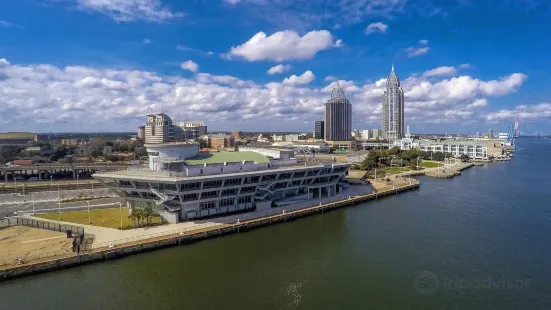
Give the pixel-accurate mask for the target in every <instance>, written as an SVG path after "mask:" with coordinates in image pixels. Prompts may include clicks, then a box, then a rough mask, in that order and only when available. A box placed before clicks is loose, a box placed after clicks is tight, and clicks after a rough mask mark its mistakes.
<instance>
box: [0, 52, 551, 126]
mask: <svg viewBox="0 0 551 310" xmlns="http://www.w3.org/2000/svg"><path fill="white" fill-rule="evenodd" d="M314 78H315V76H314V74H313V73H312V72H311V71H306V72H304V74H302V75H299V76H291V77H289V78H287V79H285V80H284V81H285V82H272V83H268V84H266V85H260V84H257V83H255V82H254V81H248V80H243V79H240V78H239V77H236V76H231V75H215V74H211V73H197V74H194V75H193V77H183V76H179V75H175V76H172V75H164V74H161V73H157V72H150V71H142V70H134V69H126V70H124V69H117V68H99V67H93V66H54V65H50V64H13V63H10V62H9V61H8V60H7V59H0V126H2V127H5V128H13V130H31V131H38V132H45V131H75V130H77V131H94V130H97V128H102V130H103V129H104V130H107V131H109V130H117V131H129V130H133V129H134V128H135V126H137V125H139V124H143V123H144V121H145V116H144V115H145V114H147V113H150V112H153V113H155V112H159V111H160V110H162V111H163V112H165V113H167V114H168V115H170V116H171V117H172V118H173V119H175V120H178V119H183V118H193V119H199V120H201V119H203V120H205V121H207V122H209V120H210V123H209V126H212V127H213V129H217V130H222V129H225V128H234V127H235V126H236V124H239V127H240V128H239V129H242V130H258V128H262V129H263V130H272V131H277V130H297V131H298V130H301V131H302V130H306V128H304V127H303V126H304V125H303V124H304V122H306V121H310V122H311V121H312V120H316V119H321V118H322V117H323V113H324V102H326V101H327V99H328V97H329V96H330V90H331V88H332V87H334V86H335V84H331V85H329V86H326V85H324V86H323V87H317V86H314V85H313V83H311V82H312V81H313V80H314ZM526 78H527V77H526V75H524V74H522V73H512V74H509V75H507V76H504V77H501V78H496V79H489V80H481V79H477V78H474V77H470V76H467V75H464V76H459V77H451V78H450V77H447V78H444V79H441V80H438V81H432V80H427V79H425V78H423V77H415V76H410V77H402V87H403V88H404V91H405V97H406V98H405V100H406V120H407V122H408V123H411V124H424V123H437V122H442V123H455V124H457V125H458V126H459V125H463V124H467V122H470V121H473V122H476V123H477V124H483V123H484V122H500V121H503V122H506V123H509V122H510V121H511V120H512V119H513V117H516V116H517V115H518V116H520V117H521V118H522V119H529V120H534V121H540V120H541V121H546V122H547V121H548V120H549V118H550V115H549V114H550V111H551V104H550V103H541V104H538V105H519V106H517V107H513V108H507V109H503V108H500V109H502V110H497V109H493V108H492V106H491V105H490V104H488V100H491V99H490V98H496V97H503V96H506V95H507V94H511V93H514V92H516V91H518V90H519V89H520V88H521V86H522V84H523V83H524V81H525V80H526ZM385 81H386V77H380V78H376V79H373V82H359V81H349V80H346V81H345V80H339V84H340V86H341V87H342V88H343V89H344V90H345V93H346V96H347V98H349V99H350V101H351V103H352V104H353V105H354V114H353V118H354V122H355V123H357V124H358V126H363V125H364V124H369V125H366V127H367V126H370V127H367V128H376V127H373V126H378V125H379V123H380V117H381V95H382V93H383V91H384V89H385ZM333 83H335V82H334V81H333ZM297 85H300V87H296V86H297ZM496 101H501V100H496ZM182 107H185V109H183V108H182ZM29 119H32V120H33V122H32V123H29V121H28V120H29ZM83 120H85V121H83ZM213 120H216V121H213ZM301 124H302V125H301ZM301 126H302V127H301ZM485 127H487V126H485ZM469 128H470V127H469Z"/></svg>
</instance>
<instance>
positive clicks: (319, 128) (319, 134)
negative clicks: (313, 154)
mask: <svg viewBox="0 0 551 310" xmlns="http://www.w3.org/2000/svg"><path fill="white" fill-rule="evenodd" d="M323 123H324V122H323V121H316V125H315V127H314V139H324V138H325V135H324V133H325V130H324V129H325V128H324V127H325V126H324V124H323Z"/></svg>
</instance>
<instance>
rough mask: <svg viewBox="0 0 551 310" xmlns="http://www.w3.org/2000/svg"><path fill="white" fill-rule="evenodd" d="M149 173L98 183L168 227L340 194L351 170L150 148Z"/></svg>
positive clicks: (178, 147) (179, 147) (122, 174)
mask: <svg viewBox="0 0 551 310" xmlns="http://www.w3.org/2000/svg"><path fill="white" fill-rule="evenodd" d="M146 147H147V148H148V149H147V151H148V153H149V154H150V162H149V166H148V167H132V168H128V169H127V170H125V171H118V172H106V173H96V174H94V175H93V177H94V178H95V179H97V180H99V181H100V182H101V183H102V184H104V185H105V186H106V187H107V188H109V189H110V190H112V191H113V192H115V193H116V194H117V195H119V196H120V198H121V199H122V200H124V201H125V203H126V204H127V206H128V207H130V208H144V207H146V206H150V207H152V208H154V209H155V210H157V211H158V212H159V214H160V215H161V216H162V217H163V218H164V219H165V220H166V221H168V222H171V223H175V222H178V221H184V220H192V219H197V218H203V217H210V216H216V215H223V214H229V213H234V212H243V211H246V210H253V209H255V208H256V209H263V208H266V209H269V208H270V207H271V203H272V202H273V201H274V200H279V199H285V198H286V197H293V199H294V200H297V201H298V200H305V201H307V200H310V199H321V198H323V197H331V196H334V195H336V194H338V193H340V192H341V191H342V189H343V187H344V186H346V185H345V184H343V182H342V181H343V180H344V177H345V175H346V174H347V172H348V167H349V166H348V164H337V163H333V164H320V163H313V164H310V165H308V164H298V163H297V161H296V160H270V159H268V158H266V157H265V156H262V155H261V154H258V153H254V152H217V153H198V152H197V150H198V146H197V145H196V144H193V143H187V144H186V143H169V144H166V145H153V146H151V145H146Z"/></svg>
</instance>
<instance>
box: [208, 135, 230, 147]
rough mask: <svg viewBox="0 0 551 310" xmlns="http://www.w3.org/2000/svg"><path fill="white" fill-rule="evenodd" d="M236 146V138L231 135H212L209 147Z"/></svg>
mask: <svg viewBox="0 0 551 310" xmlns="http://www.w3.org/2000/svg"><path fill="white" fill-rule="evenodd" d="M234 146H235V138H234V137H233V136H229V135H212V136H210V137H209V147H211V148H227V147H234Z"/></svg>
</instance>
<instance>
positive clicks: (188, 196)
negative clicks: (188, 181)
mask: <svg viewBox="0 0 551 310" xmlns="http://www.w3.org/2000/svg"><path fill="white" fill-rule="evenodd" d="M198 196H199V195H198V194H197V193H195V194H185V195H183V196H182V198H183V199H184V200H183V201H190V200H197V198H198Z"/></svg>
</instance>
